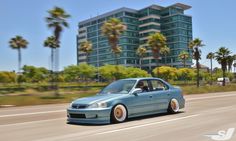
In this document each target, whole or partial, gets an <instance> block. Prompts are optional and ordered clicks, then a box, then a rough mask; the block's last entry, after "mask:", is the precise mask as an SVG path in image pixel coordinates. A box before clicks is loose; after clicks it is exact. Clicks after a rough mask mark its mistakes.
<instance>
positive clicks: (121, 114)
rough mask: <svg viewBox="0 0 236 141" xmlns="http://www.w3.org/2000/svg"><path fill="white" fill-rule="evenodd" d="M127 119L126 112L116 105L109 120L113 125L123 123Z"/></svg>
mask: <svg viewBox="0 0 236 141" xmlns="http://www.w3.org/2000/svg"><path fill="white" fill-rule="evenodd" d="M126 118H127V110H126V108H125V107H124V105H121V104H118V105H116V106H115V107H114V108H113V110H112V113H111V120H112V122H114V123H121V122H124V121H125V120H126Z"/></svg>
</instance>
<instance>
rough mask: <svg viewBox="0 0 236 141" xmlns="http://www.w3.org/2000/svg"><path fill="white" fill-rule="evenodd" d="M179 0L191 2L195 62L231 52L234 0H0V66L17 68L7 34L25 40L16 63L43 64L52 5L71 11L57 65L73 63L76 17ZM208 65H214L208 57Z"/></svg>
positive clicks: (235, 33) (235, 29)
mask: <svg viewBox="0 0 236 141" xmlns="http://www.w3.org/2000/svg"><path fill="white" fill-rule="evenodd" d="M174 3H184V4H187V5H190V6H192V8H191V9H189V10H187V11H186V12H185V13H186V14H187V15H191V16H192V17H193V38H197V37H199V38H200V39H201V40H203V43H204V44H205V46H204V47H203V48H202V60H201V64H204V65H207V66H209V64H210V62H209V60H207V59H205V58H206V54H207V53H209V52H215V51H217V50H218V48H219V47H222V46H224V47H227V48H229V49H230V50H231V51H232V52H233V53H234V54H236V7H235V6H236V0H179V1H176V0H0V71H13V70H17V51H16V50H12V49H11V48H10V47H9V43H8V42H9V40H10V39H11V38H12V37H15V36H16V35H21V36H23V37H24V38H25V39H27V40H28V41H29V45H28V48H27V49H24V50H23V51H22V57H23V59H22V64H23V65H34V66H38V67H46V68H49V65H50V58H49V56H50V49H49V48H46V47H44V46H43V41H44V40H45V39H46V37H48V36H51V35H52V30H50V29H48V28H47V26H46V22H45V17H46V16H48V13H47V11H48V10H50V9H52V8H53V7H55V6H58V7H62V8H63V9H64V10H65V11H66V12H67V13H69V14H70V15H71V16H72V17H71V18H70V19H68V22H69V24H70V27H69V28H68V29H65V30H64V31H63V33H62V37H61V43H62V44H61V48H60V69H63V68H64V67H65V66H68V65H73V64H76V34H77V30H78V22H79V21H82V20H85V19H88V18H90V17H95V16H97V15H98V14H103V13H105V12H109V11H111V10H114V9H118V8H121V7H128V8H134V9H141V8H144V7H146V6H149V5H152V4H157V5H161V6H169V5H172V4H174ZM213 65H214V67H219V65H218V63H217V62H215V61H214V64H213Z"/></svg>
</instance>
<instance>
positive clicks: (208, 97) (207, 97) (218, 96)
mask: <svg viewBox="0 0 236 141" xmlns="http://www.w3.org/2000/svg"><path fill="white" fill-rule="evenodd" d="M232 96H236V93H235V94H226V95H215V96H203V97H196V98H186V101H192V100H202V99H212V98H222V97H232Z"/></svg>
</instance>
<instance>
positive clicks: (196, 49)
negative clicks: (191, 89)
mask: <svg viewBox="0 0 236 141" xmlns="http://www.w3.org/2000/svg"><path fill="white" fill-rule="evenodd" d="M203 46H204V44H203V43H202V40H200V39H199V38H195V39H194V40H192V41H191V42H190V43H189V48H191V49H192V51H193V59H195V60H196V67H197V87H199V77H200V75H199V70H200V64H199V60H201V50H200V47H203Z"/></svg>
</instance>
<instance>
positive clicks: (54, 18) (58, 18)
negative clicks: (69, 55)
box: [46, 7, 70, 95]
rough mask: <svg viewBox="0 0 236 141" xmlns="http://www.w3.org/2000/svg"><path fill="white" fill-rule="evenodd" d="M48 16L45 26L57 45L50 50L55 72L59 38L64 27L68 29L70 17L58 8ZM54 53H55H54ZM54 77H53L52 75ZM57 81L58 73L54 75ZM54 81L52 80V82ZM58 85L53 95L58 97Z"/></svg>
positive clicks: (52, 10)
mask: <svg viewBox="0 0 236 141" xmlns="http://www.w3.org/2000/svg"><path fill="white" fill-rule="evenodd" d="M48 14H49V16H48V17H46V22H47V26H48V27H49V28H51V29H53V35H54V38H55V42H56V44H57V45H58V47H57V48H54V49H52V54H53V55H52V56H56V57H55V58H56V61H54V63H55V65H52V66H55V69H56V71H58V70H57V69H58V65H59V63H58V62H59V58H58V55H59V54H58V51H59V50H58V49H59V47H60V36H61V32H62V31H63V28H64V27H69V24H68V23H67V21H66V20H67V19H68V18H69V17H70V15H69V14H67V13H66V12H65V11H64V9H62V8H60V7H54V9H51V10H49V11H48ZM54 51H55V53H54ZM52 73H53V74H54V69H53V67H52ZM53 76H54V75H53ZM57 80H58V73H56V81H57ZM52 81H54V80H52ZM57 85H58V84H57V83H55V95H59V93H58V91H57V90H58V86H57Z"/></svg>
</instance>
